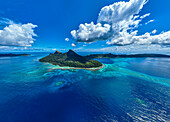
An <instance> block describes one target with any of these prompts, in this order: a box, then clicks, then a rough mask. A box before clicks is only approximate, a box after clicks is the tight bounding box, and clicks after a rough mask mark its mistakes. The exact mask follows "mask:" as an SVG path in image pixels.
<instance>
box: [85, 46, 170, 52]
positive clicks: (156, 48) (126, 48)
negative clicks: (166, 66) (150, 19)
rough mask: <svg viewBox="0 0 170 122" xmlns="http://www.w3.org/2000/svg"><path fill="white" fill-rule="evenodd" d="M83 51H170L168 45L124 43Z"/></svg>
mask: <svg viewBox="0 0 170 122" xmlns="http://www.w3.org/2000/svg"><path fill="white" fill-rule="evenodd" d="M83 51H91V52H113V53H123V54H127V53H142V54H143V53H154V52H155V53H160V54H161V53H163V54H165V53H167V54H169V53H170V47H168V46H161V45H157V44H156V45H155V44H153V45H126V46H111V47H105V48H100V49H86V50H83Z"/></svg>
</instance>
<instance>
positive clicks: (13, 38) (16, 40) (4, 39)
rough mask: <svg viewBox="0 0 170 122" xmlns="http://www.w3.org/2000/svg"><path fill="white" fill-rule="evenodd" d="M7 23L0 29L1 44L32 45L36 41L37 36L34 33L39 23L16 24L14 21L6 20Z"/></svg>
mask: <svg viewBox="0 0 170 122" xmlns="http://www.w3.org/2000/svg"><path fill="white" fill-rule="evenodd" d="M1 23H2V21H1ZM5 24H8V25H7V26H6V27H4V28H3V29H2V30H0V46H25V47H29V46H32V44H33V43H34V41H35V39H34V38H33V37H36V36H37V35H36V34H35V33H34V28H36V27H37V25H33V24H32V23H27V24H16V23H14V22H13V21H8V22H7V21H6V23H5Z"/></svg>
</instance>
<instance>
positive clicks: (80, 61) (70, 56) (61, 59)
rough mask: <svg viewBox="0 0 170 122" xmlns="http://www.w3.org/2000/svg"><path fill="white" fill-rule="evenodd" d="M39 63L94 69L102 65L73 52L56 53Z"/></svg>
mask: <svg viewBox="0 0 170 122" xmlns="http://www.w3.org/2000/svg"><path fill="white" fill-rule="evenodd" d="M39 61H40V62H48V63H51V64H53V65H59V66H62V67H63V66H68V67H77V68H96V67H101V66H102V63H100V62H99V61H96V60H92V59H90V60H89V59H86V58H85V57H84V56H81V55H78V54H77V53H75V52H74V51H73V50H69V51H68V52H66V53H61V52H59V51H56V52H55V53H51V54H50V55H48V56H46V57H44V58H41V59H40V60H39Z"/></svg>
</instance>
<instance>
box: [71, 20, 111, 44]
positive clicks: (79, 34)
mask: <svg viewBox="0 0 170 122" xmlns="http://www.w3.org/2000/svg"><path fill="white" fill-rule="evenodd" d="M109 31H110V25H109V24H104V25H102V24H101V23H98V24H96V25H95V24H94V23H93V22H91V23H90V24H87V23H85V24H80V26H79V30H77V31H76V30H73V31H71V34H72V36H73V37H74V38H76V39H77V41H79V42H92V41H94V40H96V39H98V40H103V39H104V38H106V37H105V36H107V35H108V33H109Z"/></svg>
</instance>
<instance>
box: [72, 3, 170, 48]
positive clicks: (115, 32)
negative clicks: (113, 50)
mask: <svg viewBox="0 0 170 122" xmlns="http://www.w3.org/2000/svg"><path fill="white" fill-rule="evenodd" d="M147 2H148V1H147V0H130V1H129V2H116V3H114V4H112V5H109V6H105V7H103V8H102V9H101V11H100V13H99V16H98V19H97V24H94V23H93V22H91V23H90V24H87V23H85V24H80V26H79V29H78V30H73V31H72V32H71V34H72V36H73V37H74V38H75V39H76V40H77V42H94V41H98V40H106V41H107V44H109V45H122V46H123V45H132V44H136V45H144V44H166V45H167V44H170V36H169V35H170V32H163V33H161V34H158V35H151V34H156V30H154V31H152V32H151V33H149V32H146V33H145V34H143V35H138V31H137V28H138V26H140V25H141V24H140V22H141V21H142V20H143V19H144V18H146V17H148V16H150V13H148V14H145V15H143V16H140V15H139V12H140V11H141V10H142V8H143V6H144V5H145V4H146V3H147ZM153 21H154V20H150V21H148V22H147V23H145V24H149V23H151V22H153Z"/></svg>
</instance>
